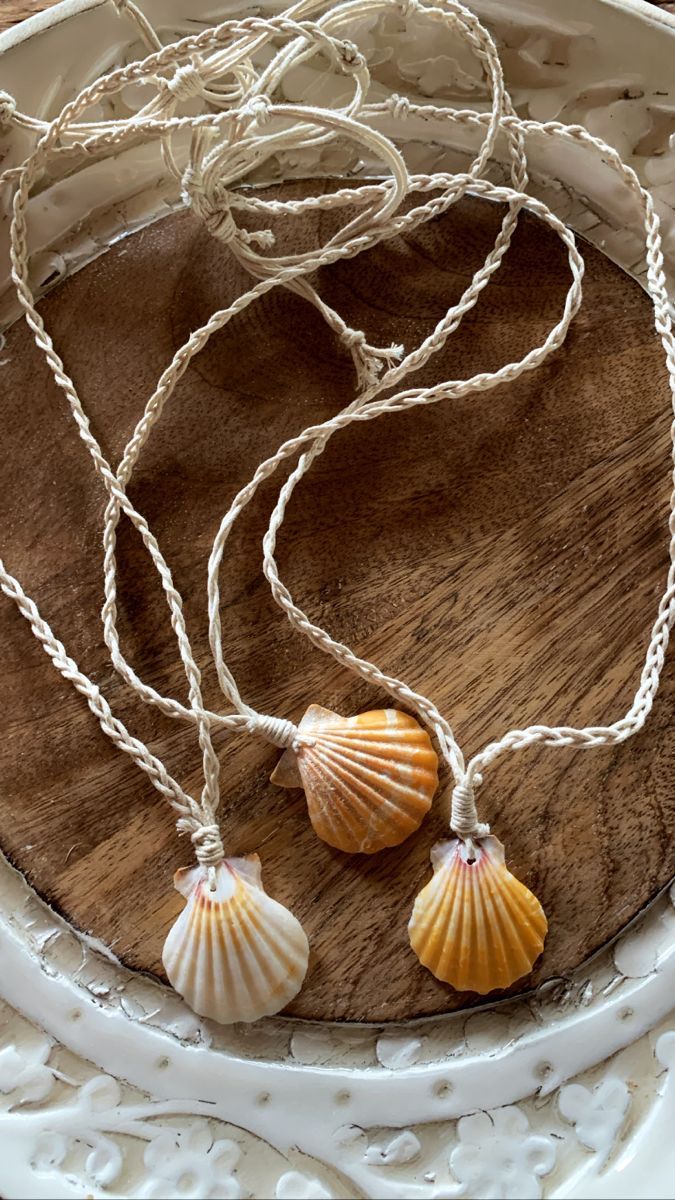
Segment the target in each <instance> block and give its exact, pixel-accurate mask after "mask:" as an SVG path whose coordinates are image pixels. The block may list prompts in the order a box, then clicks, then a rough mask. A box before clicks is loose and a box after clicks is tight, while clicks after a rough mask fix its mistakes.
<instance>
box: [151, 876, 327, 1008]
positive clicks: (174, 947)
mask: <svg viewBox="0 0 675 1200" xmlns="http://www.w3.org/2000/svg"><path fill="white" fill-rule="evenodd" d="M174 884H175V887H176V889H177V890H178V891H179V892H181V893H182V895H184V896H186V897H187V904H186V905H185V908H184V909H183V911H182V913H181V914H180V916H179V917H178V919H177V920H176V921H175V923H174V924H173V925H172V927H171V929H170V930H169V934H168V937H167V939H166V942H165V943H164V950H163V952H162V962H163V963H164V969H165V971H166V973H167V975H168V977H169V982H170V983H171V986H172V987H173V988H174V989H175V990H176V991H177V992H179V993H180V995H181V996H183V997H184V999H185V1000H186V1001H187V1003H188V1004H189V1005H190V1008H192V1009H194V1011H195V1012H196V1013H199V1014H200V1015H201V1016H203V1017H210V1018H211V1019H212V1020H213V1021H219V1022H220V1024H221V1025H230V1024H232V1022H233V1021H257V1020H258V1018H259V1017H265V1016H270V1015H271V1014H272V1013H276V1012H279V1010H280V1009H282V1008H284V1007H285V1005H286V1004H288V1003H289V1001H291V1000H292V999H293V997H294V996H295V995H296V994H297V993H298V992H299V991H300V987H301V985H302V981H303V979H304V978H305V974H306V971H307V961H308V957H309V946H308V943H307V937H306V935H305V932H304V930H303V928H302V925H301V924H300V922H299V921H297V920H296V918H295V917H294V916H293V914H292V913H290V912H289V911H288V909H287V908H284V906H283V905H282V904H279V903H278V902H277V901H276V900H273V899H272V898H271V896H268V895H267V893H266V892H265V891H264V890H263V887H262V882H261V877H260V859H259V858H258V855H257V854H251V855H249V856H248V857H247V858H226V859H225V860H224V861H223V862H222V863H221V864H220V865H219V866H217V867H216V868H215V884H216V886H215V891H211V889H210V887H209V884H208V879H207V873H206V871H205V869H204V868H203V867H192V868H188V869H185V870H182V871H177V872H176V875H175V877H174Z"/></svg>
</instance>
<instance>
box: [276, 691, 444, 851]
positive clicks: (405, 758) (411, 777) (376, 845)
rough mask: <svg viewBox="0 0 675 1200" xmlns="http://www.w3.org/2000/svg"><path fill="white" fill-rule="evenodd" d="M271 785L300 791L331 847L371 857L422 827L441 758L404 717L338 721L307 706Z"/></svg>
mask: <svg viewBox="0 0 675 1200" xmlns="http://www.w3.org/2000/svg"><path fill="white" fill-rule="evenodd" d="M299 735H300V736H299V737H298V740H297V742H296V744H295V745H294V746H293V748H292V749H290V750H286V751H285V753H284V754H283V755H282V756H281V758H280V759H279V762H278V763H277V767H276V769H275V771H274V773H273V775H272V782H273V783H276V784H278V785H279V786H280V787H302V788H304V790H305V795H306V797H307V808H308V811H309V819H310V821H311V822H312V825H313V827H314V830H315V832H316V833H317V834H318V835H319V837H320V838H323V840H324V841H325V842H328V844H329V845H330V846H335V847H336V848H337V849H338V850H346V851H347V852H349V853H352V854H355V853H361V854H373V853H375V851H376V850H382V849H383V848H384V847H385V846H397V845H398V844H399V842H402V841H404V840H405V839H406V838H407V837H408V835H409V834H411V833H413V832H414V831H415V830H416V829H418V828H419V826H420V824H421V822H422V820H423V818H424V816H425V815H426V813H427V812H428V811H429V809H430V807H431V801H432V799H433V796H434V792H435V791H436V788H437V786H438V758H437V756H436V753H435V751H434V748H433V746H432V744H431V739H430V737H429V735H428V733H427V732H426V730H425V729H423V728H422V726H421V725H420V724H419V723H418V722H417V721H416V720H415V719H414V717H409V716H408V715H407V713H403V712H399V711H398V710H397V709H394V708H383V709H377V710H374V711H372V712H365V713H361V714H360V715H359V716H356V717H341V716H339V715H338V714H337V713H334V712H331V711H330V709H328V708H322V707H321V706H320V705H318V704H312V705H310V707H309V708H308V709H307V712H306V713H305V715H304V717H303V718H302V721H301V722H300V725H299Z"/></svg>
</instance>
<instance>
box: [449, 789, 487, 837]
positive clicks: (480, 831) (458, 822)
mask: <svg viewBox="0 0 675 1200" xmlns="http://www.w3.org/2000/svg"><path fill="white" fill-rule="evenodd" d="M481 782H482V780H481V777H480V775H475V776H474V778H473V779H471V778H469V776H468V775H465V776H464V778H463V779H462V780H461V782H460V783H458V784H456V785H455V787H454V788H453V790H452V811H451V814H450V828H451V829H452V831H453V833H456V834H457V837H459V838H461V839H462V841H463V842H466V841H473V840H474V839H475V840H476V841H478V840H480V838H484V837H487V835H488V834H489V832H490V826H489V825H486V824H485V823H484V822H482V821H479V820H478V813H477V811H476V799H475V796H474V787H478V786H480V783H481Z"/></svg>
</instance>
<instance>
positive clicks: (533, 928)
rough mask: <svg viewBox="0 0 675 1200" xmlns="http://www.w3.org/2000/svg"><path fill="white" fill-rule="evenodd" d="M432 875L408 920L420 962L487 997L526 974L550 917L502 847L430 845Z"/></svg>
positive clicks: (486, 842) (487, 842)
mask: <svg viewBox="0 0 675 1200" xmlns="http://www.w3.org/2000/svg"><path fill="white" fill-rule="evenodd" d="M431 862H432V865H433V868H434V874H433V877H432V879H431V880H430V881H429V883H428V884H427V885H426V887H424V888H422V891H421V892H420V893H419V895H418V897H417V899H416V900H415V905H414V907H413V912H412V917H411V918H410V924H409V925H408V933H409V935H410V944H411V946H412V948H413V950H414V951H415V954H416V955H417V957H418V958H419V960H420V962H421V963H422V965H423V966H425V967H428V969H429V970H430V971H431V973H432V974H433V975H435V976H436V978H437V979H440V980H442V981H443V982H444V983H450V984H452V986H453V987H454V988H457V990H458V991H468V992H479V993H480V994H481V995H485V993H486V992H491V991H492V990H493V989H494V988H505V987H509V985H510V984H512V983H515V981H516V980H517V979H520V978H522V976H523V975H527V974H528V972H529V971H531V970H532V967H533V965H534V963H535V961H536V959H537V958H538V957H539V955H540V954H541V952H542V950H543V948H544V939H545V937H546V931H547V929H548V922H547V920H546V916H545V914H544V910H543V908H542V907H541V904H540V903H539V901H538V900H537V897H536V896H534V895H533V894H532V892H531V891H529V889H528V888H526V887H525V885H524V884H523V883H521V882H520V881H519V880H518V879H516V877H515V875H512V874H511V872H510V871H509V870H508V869H507V867H506V865H505V862H504V847H503V846H502V844H501V842H500V841H499V840H498V839H497V838H496V837H486V838H483V839H482V840H481V841H480V842H477V843H476V844H475V847H474V848H473V850H472V851H471V852H470V851H469V848H468V846H467V844H466V843H465V842H462V841H460V840H455V841H449V842H438V843H437V845H435V846H434V847H433V849H432V851H431Z"/></svg>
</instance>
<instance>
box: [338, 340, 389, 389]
mask: <svg viewBox="0 0 675 1200" xmlns="http://www.w3.org/2000/svg"><path fill="white" fill-rule="evenodd" d="M341 341H342V344H343V346H346V348H347V350H349V351H350V353H351V356H352V358H353V360H354V366H355V368H356V377H357V379H358V382H359V386H360V387H361V389H365V388H369V387H373V386H374V384H376V383H377V381H378V379H379V377H380V374H381V372H382V368H383V367H387V368H388V367H392V366H393V365H394V363H395V362H398V361H399V360H400V359H401V358H402V357H403V354H404V347H403V346H370V345H369V344H368V342H367V341H366V335H365V333H363V331H362V330H361V329H345V331H344V333H343V334H342V335H341Z"/></svg>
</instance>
